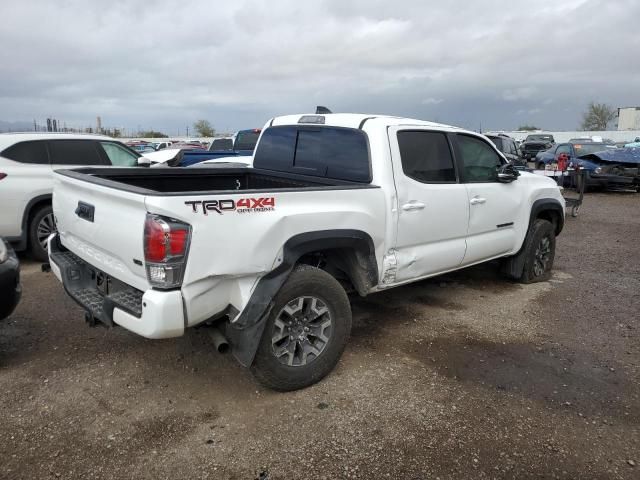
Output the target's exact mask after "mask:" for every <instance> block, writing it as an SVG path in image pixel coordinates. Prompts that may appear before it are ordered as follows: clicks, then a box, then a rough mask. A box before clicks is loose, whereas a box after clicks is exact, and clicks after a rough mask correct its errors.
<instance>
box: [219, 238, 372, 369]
mask: <svg viewBox="0 0 640 480" xmlns="http://www.w3.org/2000/svg"><path fill="white" fill-rule="evenodd" d="M334 248H354V249H356V250H357V251H361V252H363V253H366V258H368V262H367V263H368V267H369V268H375V271H374V272H372V275H373V274H375V276H376V279H377V275H378V267H377V264H376V261H375V248H374V244H373V240H372V239H371V237H370V236H369V235H368V234H367V233H365V232H363V231H361V230H347V229H344V230H321V231H315V232H306V233H301V234H299V235H295V236H293V237H291V238H290V239H289V240H287V242H286V243H285V244H284V246H283V249H282V252H283V253H282V263H280V265H278V267H277V268H275V269H274V270H272V271H271V272H269V273H268V274H266V275H265V276H263V277H262V278H261V279H260V280H259V281H258V284H257V285H256V288H255V289H254V291H253V294H252V295H251V298H250V299H249V302H248V303H247V305H246V307H245V308H244V310H243V311H242V313H241V314H240V315H239V316H238V318H237V319H236V321H234V322H233V323H226V324H225V334H226V337H227V340H228V341H229V344H230V345H231V347H232V352H233V355H234V356H235V357H236V359H237V360H238V362H240V364H242V365H244V366H245V367H248V366H250V365H251V364H252V363H253V358H254V357H255V354H256V351H257V350H258V345H259V343H260V339H261V338H262V334H263V332H264V328H265V325H266V320H267V317H268V316H269V314H270V313H271V308H272V307H273V298H274V297H275V295H276V294H277V293H278V291H279V290H280V288H281V287H282V285H283V284H284V282H285V281H286V280H287V278H288V277H289V274H290V273H291V271H292V270H293V268H294V267H295V266H296V264H297V262H298V260H300V258H301V257H302V256H303V255H305V254H307V253H312V252H316V251H319V250H326V249H334Z"/></svg>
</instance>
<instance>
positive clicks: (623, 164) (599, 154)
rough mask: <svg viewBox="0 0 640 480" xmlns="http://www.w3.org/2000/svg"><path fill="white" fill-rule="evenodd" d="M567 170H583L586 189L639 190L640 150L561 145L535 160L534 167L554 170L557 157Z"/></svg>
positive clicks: (581, 144)
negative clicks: (578, 168) (562, 160)
mask: <svg viewBox="0 0 640 480" xmlns="http://www.w3.org/2000/svg"><path fill="white" fill-rule="evenodd" d="M561 155H565V156H566V157H565V162H566V165H568V166H569V167H570V168H573V167H575V166H579V167H580V168H583V169H585V171H586V172H585V180H586V186H588V187H599V188H629V189H633V190H638V187H640V149H627V148H614V149H612V148H610V145H609V144H606V143H603V142H600V143H596V142H587V143H561V144H559V145H557V146H556V147H554V148H552V149H551V150H548V151H547V152H544V153H542V154H540V155H539V156H538V157H537V158H536V168H538V169H539V170H542V169H545V168H551V169H555V168H557V164H558V161H559V160H560V156H561Z"/></svg>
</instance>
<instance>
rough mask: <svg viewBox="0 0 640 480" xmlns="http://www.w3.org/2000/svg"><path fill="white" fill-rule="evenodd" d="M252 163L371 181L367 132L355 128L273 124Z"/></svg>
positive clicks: (297, 171) (272, 167)
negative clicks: (276, 125)
mask: <svg viewBox="0 0 640 480" xmlns="http://www.w3.org/2000/svg"><path fill="white" fill-rule="evenodd" d="M253 165H254V167H256V168H264V169H268V170H277V171H281V172H291V173H300V174H304V175H312V176H317V177H327V178H335V179H339V180H349V181H354V182H366V183H368V182H370V181H371V168H370V165H369V144H368V141H367V137H366V134H365V133H364V132H363V131H362V130H357V129H353V128H341V127H315V126H313V127H308V126H300V127H296V126H283V127H270V128H268V129H267V130H265V131H264V133H263V134H262V137H261V140H260V144H259V145H258V148H257V150H256V153H255V159H254V163H253Z"/></svg>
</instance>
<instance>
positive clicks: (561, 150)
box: [556, 145, 571, 156]
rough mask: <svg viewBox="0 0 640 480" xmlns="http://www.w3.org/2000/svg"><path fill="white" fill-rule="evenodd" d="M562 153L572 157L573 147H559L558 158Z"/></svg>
mask: <svg viewBox="0 0 640 480" xmlns="http://www.w3.org/2000/svg"><path fill="white" fill-rule="evenodd" d="M561 153H566V154H567V155H570V154H571V147H570V146H569V145H559V146H558V148H556V156H557V155H560V154H561Z"/></svg>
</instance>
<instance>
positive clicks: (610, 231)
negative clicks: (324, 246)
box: [0, 193, 640, 480]
mask: <svg viewBox="0 0 640 480" xmlns="http://www.w3.org/2000/svg"><path fill="white" fill-rule="evenodd" d="M639 244H640V195H634V194H622V193H606V194H604V193H598V194H590V195H588V196H587V197H586V201H585V204H584V205H583V208H582V211H581V213H580V216H579V217H578V218H577V219H574V218H568V219H567V225H566V227H565V231H564V232H563V234H562V235H561V236H560V237H559V239H558V251H557V257H556V265H555V274H554V277H553V279H552V280H551V281H550V282H548V283H543V284H537V285H529V286H521V285H518V284H514V283H509V282H507V281H505V280H503V279H501V278H500V277H499V276H498V275H497V273H496V269H495V267H494V266H493V265H488V266H483V267H476V268H471V269H467V270H464V271H461V272H458V273H456V274H453V275H447V276H445V277H439V278H435V279H432V280H429V281H424V282H420V283H417V284H414V285H411V286H407V287H403V288H398V289H395V290H392V291H388V292H385V293H380V294H376V295H373V296H370V297H368V298H365V299H360V300H358V299H356V300H354V305H353V308H354V329H353V333H352V339H351V342H350V344H349V346H348V347H347V351H346V352H345V354H344V356H343V359H342V361H341V362H340V364H339V366H338V368H337V369H336V370H335V371H334V372H333V374H331V375H330V376H329V377H328V378H327V379H326V380H324V381H322V382H321V383H319V384H318V385H315V386H313V387H311V388H308V389H306V390H304V391H299V392H294V393H287V394H282V393H274V392H271V391H268V390H265V389H263V388H261V387H259V386H257V385H256V383H255V382H254V381H253V379H252V377H251V375H250V373H249V372H248V371H247V370H246V369H244V368H242V367H240V366H239V365H238V364H237V363H236V362H235V361H234V359H233V357H232V356H223V355H220V354H218V353H216V352H215V351H214V349H213V348H212V346H211V344H210V341H209V340H208V338H207V336H206V335H202V332H199V331H198V330H193V331H190V332H189V333H188V334H187V335H186V336H184V337H182V338H178V339H173V340H165V341H152V340H146V339H143V338H140V337H137V336H135V335H133V334H131V333H128V332H127V331H125V330H124V329H113V330H107V329H102V328H94V329H91V328H89V327H87V326H85V324H84V320H83V315H82V312H81V310H80V308H79V307H77V306H76V305H75V304H74V303H73V302H72V301H71V300H70V299H68V298H67V297H66V296H65V295H64V292H63V290H62V287H61V285H60V284H59V283H58V282H57V281H56V279H55V278H54V277H53V275H52V274H50V273H48V274H46V273H41V272H40V271H39V265H37V264H35V263H32V262H29V261H26V260H25V261H24V262H23V284H24V297H23V301H22V303H21V305H20V306H19V307H18V309H17V311H16V312H15V313H14V315H13V316H12V317H10V319H9V320H8V321H5V322H4V323H3V324H1V325H0V392H1V393H0V478H3V479H4V478H6V479H43V478H44V479H46V478H87V479H97V478H100V479H120V478H136V479H165V478H166V479H182V478H188V479H254V478H257V479H261V480H266V479H269V480H275V479H338V478H364V479H386V478H391V479H410V480H418V479H421V480H426V479H437V478H440V479H446V478H583V479H587V478H612V479H617V478H621V479H622V478H629V479H631V478H635V479H637V478H640V398H639V396H640V343H639V340H640V335H639V334H640V314H639V313H638V310H639V308H640V247H639Z"/></svg>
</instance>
